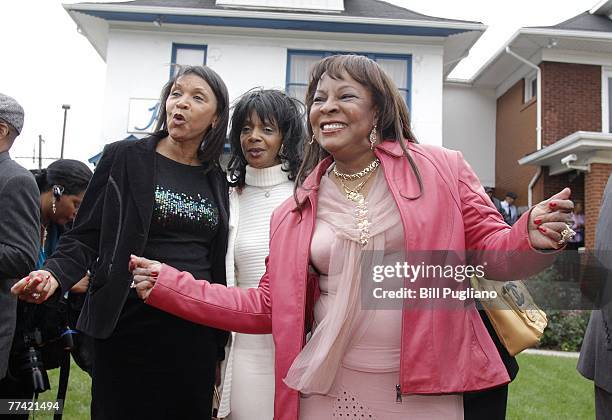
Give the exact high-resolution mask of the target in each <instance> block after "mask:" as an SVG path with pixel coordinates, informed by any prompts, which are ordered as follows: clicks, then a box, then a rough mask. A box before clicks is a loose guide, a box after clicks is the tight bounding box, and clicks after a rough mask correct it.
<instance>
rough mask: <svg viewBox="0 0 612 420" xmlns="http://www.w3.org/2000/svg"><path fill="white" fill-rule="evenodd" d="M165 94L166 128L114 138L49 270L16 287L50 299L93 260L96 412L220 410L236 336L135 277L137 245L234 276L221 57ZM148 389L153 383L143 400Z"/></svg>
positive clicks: (206, 274) (90, 318)
mask: <svg viewBox="0 0 612 420" xmlns="http://www.w3.org/2000/svg"><path fill="white" fill-rule="evenodd" d="M161 104H162V105H161V112H160V115H159V120H158V122H157V126H156V128H157V130H156V133H155V134H154V135H152V136H151V137H148V138H145V139H142V140H138V141H120V142H116V143H113V144H110V145H107V146H106V147H105V149H104V152H103V156H102V158H101V160H100V163H99V164H98V166H97V168H96V171H95V173H94V176H93V178H92V180H91V182H90V184H89V187H88V188H87V191H86V192H85V196H84V197H83V202H82V204H81V207H80V209H79V212H78V214H77V217H76V219H75V222H74V225H73V228H72V229H71V230H70V231H69V232H67V233H66V234H64V235H63V236H62V237H61V239H60V242H59V244H58V247H57V249H56V251H55V253H54V254H53V257H52V258H50V259H48V260H47V261H46V263H45V265H44V267H43V269H42V270H38V271H34V272H32V273H31V274H30V276H29V277H28V278H27V279H23V280H21V281H20V282H18V283H17V284H16V285H15V286H14V287H13V292H14V293H15V294H18V295H19V296H20V297H21V298H22V299H24V300H27V301H31V302H36V303H40V302H42V301H44V300H46V299H47V298H48V297H49V296H51V295H53V294H54V293H64V292H65V291H67V290H70V288H71V287H72V286H73V285H74V284H75V283H76V282H78V281H79V280H80V279H81V277H82V274H83V273H84V272H85V271H86V270H87V269H88V268H90V271H91V273H92V274H91V279H90V287H89V292H88V293H87V298H86V301H85V304H84V307H83V310H82V313H81V316H80V318H79V322H78V328H79V329H80V330H81V331H83V332H84V333H86V334H88V335H90V336H92V337H94V338H95V340H94V361H93V375H92V403H91V404H92V406H91V410H92V418H94V419H113V420H116V419H177V418H190V419H195V418H209V417H210V415H211V412H212V394H213V387H214V383H215V373H216V368H217V362H218V361H220V360H222V359H223V358H224V347H225V344H226V342H227V338H228V336H229V334H228V333H227V332H224V331H220V330H216V329H212V328H208V327H203V326H201V325H196V324H194V323H192V322H188V321H185V320H182V319H179V318H177V317H175V316H172V315H169V314H167V313H165V312H162V311H159V310H157V309H155V308H152V307H150V306H147V305H144V304H143V303H142V301H140V300H139V299H138V296H137V295H136V291H135V290H131V289H130V284H131V282H132V276H131V274H130V272H129V271H128V261H129V258H130V254H132V253H139V254H143V255H147V256H149V257H151V258H155V259H162V258H163V259H164V260H167V261H172V263H173V264H174V265H176V266H177V267H180V268H181V269H182V270H187V271H190V272H194V273H197V276H198V277H200V278H207V279H214V281H215V282H217V283H220V284H225V253H226V248H227V229H228V227H227V226H228V200H229V199H228V183H227V179H226V177H225V174H224V173H223V171H222V170H221V168H220V165H219V157H220V155H221V153H222V150H223V144H224V142H225V134H226V130H227V125H228V120H229V99H228V93H227V88H226V86H225V84H224V82H223V80H222V79H221V78H220V77H219V75H218V74H217V73H215V72H214V71H213V70H212V69H210V68H208V67H205V66H193V67H192V66H188V67H185V68H182V69H181V70H180V71H179V72H177V74H176V76H175V77H173V78H172V79H171V80H170V81H169V82H168V83H167V84H166V85H165V86H164V88H163V90H162V93H161ZM28 285H29V289H28V290H26V289H27V287H28ZM57 289H60V290H57ZM36 293H40V294H41V295H40V296H36V295H35V294H36ZM136 389H141V390H143V392H144V393H145V394H144V398H143V400H142V401H140V402H139V403H135V402H134V400H133V395H134V390H136Z"/></svg>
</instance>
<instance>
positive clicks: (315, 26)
mask: <svg viewBox="0 0 612 420" xmlns="http://www.w3.org/2000/svg"><path fill="white" fill-rule="evenodd" d="M80 12H81V13H85V14H88V15H90V16H94V17H98V18H101V19H105V20H111V21H125V22H151V23H152V22H153V21H155V20H156V19H160V18H161V21H162V23H175V24H183V25H209V26H233V27H242V28H263V29H288V30H294V31H314V32H345V33H365V34H383V35H412V36H439V37H446V36H449V35H454V34H460V33H463V32H468V31H469V30H467V29H449V28H430V27H419V26H399V25H376V24H366V23H347V22H317V21H303V20H288V19H252V18H239V17H238V18H234V17H217V16H193V15H167V14H163V15H159V14H152V13H130V12H106V11H80Z"/></svg>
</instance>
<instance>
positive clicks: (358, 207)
mask: <svg viewBox="0 0 612 420" xmlns="http://www.w3.org/2000/svg"><path fill="white" fill-rule="evenodd" d="M379 165H380V161H379V160H378V159H374V160H373V161H372V162H371V163H370V164H369V165H368V166H366V167H365V168H363V169H362V170H361V171H359V172H357V173H354V174H345V173H342V172H340V171H338V169H337V168H336V167H335V166H334V169H333V170H332V173H333V174H334V176H335V177H336V178H338V180H339V181H340V185H342V189H343V190H344V194H345V195H346V198H348V199H349V200H351V201H352V202H354V203H355V224H356V225H357V228H358V229H359V233H360V234H359V243H360V244H361V246H365V245H366V244H367V243H368V240H369V239H370V221H369V220H368V203H367V201H366V199H365V197H364V196H363V194H362V193H361V190H362V189H363V187H364V186H365V184H367V183H368V181H369V180H370V178H371V177H372V174H373V173H374V171H375V170H376V168H378V166H379ZM362 178H365V179H363V181H361V182H359V183H358V184H357V185H356V186H354V187H353V188H349V187H348V186H347V185H346V184H345V183H344V181H356V180H358V179H362Z"/></svg>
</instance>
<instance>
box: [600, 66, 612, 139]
mask: <svg viewBox="0 0 612 420" xmlns="http://www.w3.org/2000/svg"><path fill="white" fill-rule="evenodd" d="M601 87H602V92H601V101H602V104H601V105H602V113H601V117H602V124H601V127H602V131H603V132H604V133H612V68H604V69H603V72H602V83H601Z"/></svg>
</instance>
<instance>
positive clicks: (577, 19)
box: [533, 12, 612, 32]
mask: <svg viewBox="0 0 612 420" xmlns="http://www.w3.org/2000/svg"><path fill="white" fill-rule="evenodd" d="M533 28H538V29H560V30H566V31H596V32H612V20H610V19H608V18H607V17H606V16H600V15H592V14H591V13H589V12H584V13H581V14H579V15H578V16H574V17H573V18H571V19H568V20H566V21H564V22H561V23H558V24H556V25H553V26H534V27H533Z"/></svg>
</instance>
